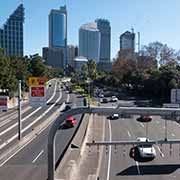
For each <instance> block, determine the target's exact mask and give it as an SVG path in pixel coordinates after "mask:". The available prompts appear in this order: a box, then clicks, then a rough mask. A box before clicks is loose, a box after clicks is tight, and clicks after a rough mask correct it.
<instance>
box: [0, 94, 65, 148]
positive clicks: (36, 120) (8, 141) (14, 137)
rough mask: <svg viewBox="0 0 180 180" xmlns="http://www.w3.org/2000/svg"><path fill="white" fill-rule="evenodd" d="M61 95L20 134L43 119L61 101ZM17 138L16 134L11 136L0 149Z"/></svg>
mask: <svg viewBox="0 0 180 180" xmlns="http://www.w3.org/2000/svg"><path fill="white" fill-rule="evenodd" d="M61 97H62V93H60V96H59V98H58V99H57V100H56V102H55V103H54V104H53V105H52V106H51V107H50V108H48V109H47V110H46V111H45V112H44V113H43V114H41V115H40V116H39V117H38V118H37V119H35V120H34V121H33V122H32V123H30V124H29V125H28V126H26V127H25V128H24V129H22V133H23V132H25V131H26V130H27V129H29V128H30V127H31V126H33V125H34V124H35V123H37V122H38V121H39V120H40V119H41V118H43V117H44V116H45V115H46V114H47V113H48V112H49V111H50V110H51V109H52V108H53V107H54V106H55V105H56V103H57V102H58V101H59V100H60V99H61ZM17 137H18V133H17V134H15V135H14V136H12V137H11V138H10V139H8V140H7V141H5V142H4V143H3V144H1V145H0V149H2V148H4V146H6V145H7V144H9V143H11V142H12V141H13V140H15V139H16V138H17Z"/></svg>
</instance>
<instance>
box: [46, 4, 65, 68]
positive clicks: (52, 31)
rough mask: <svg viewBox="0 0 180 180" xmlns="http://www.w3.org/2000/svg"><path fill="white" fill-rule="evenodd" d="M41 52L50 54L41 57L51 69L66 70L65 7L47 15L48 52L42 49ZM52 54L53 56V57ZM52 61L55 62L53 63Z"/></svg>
mask: <svg viewBox="0 0 180 180" xmlns="http://www.w3.org/2000/svg"><path fill="white" fill-rule="evenodd" d="M43 50H44V51H45V52H43V54H46V52H50V54H49V56H45V57H43V58H44V59H45V60H46V62H47V64H48V65H50V66H53V67H61V68H63V69H65V68H66V66H67V10H66V6H62V7H60V9H53V10H51V12H50V14H49V51H48V50H47V48H44V49H43ZM58 51H59V53H58ZM62 52H63V55H62ZM53 53H55V54H54V55H53ZM55 57H56V58H55ZM46 58H48V59H46ZM58 59H59V60H58ZM54 60H55V61H56V62H54ZM57 60H58V61H59V62H58V61H57Z"/></svg>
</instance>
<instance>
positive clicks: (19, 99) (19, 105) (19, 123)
mask: <svg viewBox="0 0 180 180" xmlns="http://www.w3.org/2000/svg"><path fill="white" fill-rule="evenodd" d="M21 99H22V97H21V80H19V81H18V140H21V138H22V133H21V129H22V122H21Z"/></svg>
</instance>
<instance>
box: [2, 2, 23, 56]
mask: <svg viewBox="0 0 180 180" xmlns="http://www.w3.org/2000/svg"><path fill="white" fill-rule="evenodd" d="M23 23H24V7H23V4H20V5H19V6H18V7H17V9H16V10H15V11H14V12H13V13H12V14H11V15H10V16H9V18H8V19H7V21H6V23H5V24H4V26H3V28H2V29H0V47H1V48H4V49H5V52H6V54H7V55H10V56H12V55H16V56H23V49H24V48H23Z"/></svg>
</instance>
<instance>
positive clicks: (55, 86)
mask: <svg viewBox="0 0 180 180" xmlns="http://www.w3.org/2000/svg"><path fill="white" fill-rule="evenodd" d="M51 84H52V86H51V87H49V88H48V93H47V99H48V105H47V106H46V107H39V108H31V107H29V104H28V103H25V104H23V108H22V109H23V111H22V112H23V114H22V132H23V137H27V136H29V135H30V134H31V132H33V131H35V130H36V127H37V126H40V125H41V124H42V123H44V122H45V121H49V120H48V118H49V117H51V116H52V114H53V113H54V112H56V111H57V110H58V109H60V107H61V106H62V104H63V102H65V101H69V102H72V106H73V104H74V105H77V106H79V105H82V99H81V98H78V97H77V95H75V94H67V93H66V92H65V91H63V90H62V89H61V88H60V86H59V83H58V82H57V81H56V80H53V81H52V82H51ZM80 118H81V115H78V116H76V119H77V120H78V123H79V120H80ZM77 125H78V124H77ZM77 125H76V126H75V127H74V128H70V129H62V130H60V131H59V132H58V133H57V135H56V160H58V158H59V156H60V155H61V153H62V152H63V150H64V149H65V147H66V145H67V144H68V142H69V140H70V139H71V137H72V136H73V133H74V131H75V129H76V127H77ZM49 127H50V126H48V127H47V128H44V130H43V131H42V132H41V133H40V134H39V133H37V137H36V138H33V139H32V141H29V143H27V144H26V145H25V146H23V147H22V148H20V149H19V150H18V151H15V152H14V153H13V154H12V155H11V156H9V157H8V158H7V159H3V161H2V162H1V163H0V179H1V180H9V179H13V180H25V179H27V180H31V179H33V180H34V179H38V180H41V179H42V180H44V179H47V136H48V131H49ZM17 143H19V142H18V140H17V110H16V109H14V110H11V111H10V112H6V113H1V114H0V156H1V154H3V153H5V152H6V151H7V149H11V148H12V147H13V146H14V145H15V144H17Z"/></svg>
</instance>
